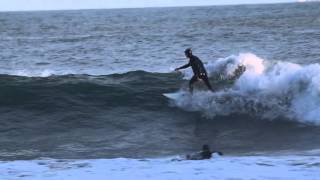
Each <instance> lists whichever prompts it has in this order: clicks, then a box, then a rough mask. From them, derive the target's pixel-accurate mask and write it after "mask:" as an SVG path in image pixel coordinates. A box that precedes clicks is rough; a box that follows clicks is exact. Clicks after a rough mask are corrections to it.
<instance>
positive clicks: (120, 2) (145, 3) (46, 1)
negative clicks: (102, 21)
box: [0, 0, 296, 11]
mask: <svg viewBox="0 0 320 180" xmlns="http://www.w3.org/2000/svg"><path fill="white" fill-rule="evenodd" d="M295 1H296V0H0V11H19V10H57V9H96V8H98V9H104V8H131V7H159V6H195V5H223V4H251V3H281V2H295Z"/></svg>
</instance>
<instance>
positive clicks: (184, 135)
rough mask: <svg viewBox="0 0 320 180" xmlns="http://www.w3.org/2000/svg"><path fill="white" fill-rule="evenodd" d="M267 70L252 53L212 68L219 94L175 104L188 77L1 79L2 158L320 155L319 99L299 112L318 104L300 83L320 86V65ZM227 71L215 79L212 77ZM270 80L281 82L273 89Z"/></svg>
mask: <svg viewBox="0 0 320 180" xmlns="http://www.w3.org/2000/svg"><path fill="white" fill-rule="evenodd" d="M239 63H241V64H243V65H245V66H246V71H245V72H244V73H243V74H242V75H241V76H240V77H238V79H233V80H226V79H228V78H229V79H230V77H232V72H234V68H233V67H237V65H238V64H239ZM263 64H264V61H263V60H262V59H260V58H258V57H256V56H255V55H253V54H241V55H239V56H230V57H228V58H224V59H219V60H217V61H215V62H212V64H210V63H209V64H208V65H207V68H208V70H209V73H210V74H211V75H212V77H211V81H212V83H213V84H214V86H215V87H216V88H217V89H218V90H217V91H216V92H215V93H210V92H207V91H205V90H203V88H202V85H201V83H199V84H198V85H197V87H196V91H195V93H194V94H193V95H192V96H190V97H188V96H187V97H184V98H181V99H178V100H177V101H176V102H171V101H169V100H168V99H167V98H165V97H164V96H163V95H162V94H163V93H168V92H176V91H179V89H180V91H185V90H183V89H185V88H186V86H187V83H188V82H187V81H186V80H183V78H184V77H187V76H188V71H186V72H185V74H182V75H181V74H178V73H171V74H167V73H148V72H143V71H134V72H129V73H125V74H113V75H104V76H89V75H66V76H50V77H23V76H10V75H1V76H0V84H1V85H0V92H1V93H0V94H1V96H0V99H1V101H0V113H1V119H0V123H1V126H0V132H1V135H2V136H1V138H0V141H1V144H2V147H4V148H3V149H1V151H0V156H1V158H3V159H29V158H38V157H43V156H45V157H55V158H66V157H68V158H83V157H87V158H99V157H119V156H124V157H146V156H147V157H148V156H152V157H154V156H162V155H172V154H179V153H184V152H191V151H194V150H198V148H199V145H200V144H202V143H210V144H212V145H213V146H215V147H218V149H219V150H222V151H225V152H227V153H244V152H245V153H248V152H257V151H274V150H277V151H279V150H289V149H290V150H300V149H312V148H318V144H319V140H318V139H320V138H315V137H318V136H320V133H319V132H320V131H319V126H317V125H318V119H317V118H315V119H312V117H313V116H311V115H312V114H310V115H309V114H306V115H307V116H302V115H301V114H300V113H301V112H302V111H304V112H310V113H311V112H312V111H311V110H310V109H308V108H307V107H313V106H311V105H316V102H317V99H316V98H315V97H313V99H312V100H314V101H315V102H314V103H311V105H310V106H306V105H304V104H300V106H303V107H304V108H303V109H298V110H296V109H295V108H296V107H297V106H299V104H296V103H299V100H301V98H311V97H312V94H308V93H307V92H309V91H310V88H312V87H313V85H312V82H313V81H309V83H304V84H301V83H299V82H300V81H301V80H302V79H301V78H302V77H305V76H302V75H301V74H302V73H303V72H306V71H307V72H308V74H309V75H310V76H309V77H311V76H312V75H313V74H310V72H311V71H310V70H309V68H315V70H317V68H318V66H317V65H310V66H305V67H303V66H298V65H294V64H291V66H292V67H293V68H292V71H283V72H282V71H281V67H282V66H283V63H279V64H275V65H270V67H269V69H268V68H267V67H266V66H265V65H263ZM285 64H286V66H287V67H289V66H288V63H285ZM291 66H290V67H291ZM260 68H262V69H260ZM290 70H291V69H290ZM218 72H219V74H220V76H219V78H218V79H216V78H214V77H213V75H214V74H217V73H218ZM268 76H275V77H278V76H279V77H278V78H275V80H276V81H267V80H268ZM295 77H296V79H295ZM269 78H270V77H269ZM231 79H232V78H231ZM303 80H304V81H303V82H308V81H307V80H308V79H306V78H303ZM257 82H264V83H273V84H272V85H269V84H265V85H263V84H261V83H257ZM276 85H279V86H280V87H278V88H276V87H275V86H276ZM281 87H283V89H282V88H281ZM272 88H276V89H272ZM272 90H274V91H272ZM275 90H277V91H275ZM278 90H279V91H278ZM284 90H286V91H284ZM306 94H307V95H306ZM289 95H290V96H289ZM285 96H286V97H285ZM310 96H311V97H310ZM284 99H285V100H286V101H285V102H283V101H284ZM308 101H311V100H310V99H308ZM311 102H313V101H311ZM176 106H177V107H178V108H177V107H176ZM290 111H291V112H290ZM290 113H291V114H290ZM309 118H311V119H309ZM270 120H272V121H270ZM299 122H300V123H299ZM261 139H264V140H265V141H264V142H262V141H261ZM266 141H268V143H265V142H266ZM297 141H298V142H299V144H297V143H296V142H297ZM301 144H303V145H304V146H301Z"/></svg>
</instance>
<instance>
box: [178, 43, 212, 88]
mask: <svg viewBox="0 0 320 180" xmlns="http://www.w3.org/2000/svg"><path fill="white" fill-rule="evenodd" d="M184 54H185V55H186V57H187V58H189V63H188V64H186V65H183V66H181V67H178V68H176V69H175V71H178V70H180V69H185V68H188V67H189V66H191V68H192V71H193V76H192V78H191V79H190V81H189V89H190V92H191V93H192V92H193V83H195V82H196V81H198V80H202V81H203V82H204V83H205V84H206V86H207V87H208V89H210V90H211V91H213V89H212V87H211V85H210V82H209V79H208V75H207V71H206V69H205V68H204V65H203V63H202V61H201V60H200V59H199V58H198V57H197V56H194V55H193V54H192V50H191V48H188V49H186V50H185V51H184Z"/></svg>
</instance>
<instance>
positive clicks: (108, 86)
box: [0, 71, 180, 109]
mask: <svg viewBox="0 0 320 180" xmlns="http://www.w3.org/2000/svg"><path fill="white" fill-rule="evenodd" d="M179 79H180V78H178V77H177V75H174V74H160V73H147V72H143V71H134V72H129V73H125V74H113V75H105V76H90V75H64V76H49V77H22V76H10V75H1V76H0V83H1V85H0V94H1V95H0V105H1V106H2V107H3V106H16V107H24V108H35V109H37V108H38V107H42V108H59V107H61V108H63V107H64V106H68V105H74V106H92V105H93V106H99V108H108V107H109V106H110V107H114V106H144V105H146V108H147V107H148V104H154V105H155V106H161V105H163V104H161V103H160V104H158V105H157V103H158V102H159V97H161V96H162V95H161V94H162V93H164V92H168V91H170V90H173V89H177V87H178V86H179V85H180V83H179ZM161 99H163V98H161ZM152 102H153V103H152Z"/></svg>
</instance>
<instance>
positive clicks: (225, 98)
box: [175, 53, 320, 124]
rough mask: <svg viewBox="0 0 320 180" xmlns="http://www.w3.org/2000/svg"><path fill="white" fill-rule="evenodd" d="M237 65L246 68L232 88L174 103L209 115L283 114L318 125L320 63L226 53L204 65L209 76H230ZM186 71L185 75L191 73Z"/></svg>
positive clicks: (272, 115)
mask: <svg viewBox="0 0 320 180" xmlns="http://www.w3.org/2000/svg"><path fill="white" fill-rule="evenodd" d="M239 65H244V66H245V67H246V71H245V72H244V73H243V74H242V75H241V76H240V78H239V79H238V80H236V81H235V83H234V85H233V86H232V87H231V88H228V89H224V90H221V91H217V92H215V93H205V92H201V91H200V92H195V93H194V95H193V96H192V98H190V97H183V98H180V99H178V100H177V101H176V102H175V103H176V104H177V105H178V106H179V107H181V108H183V109H186V110H192V111H201V112H203V113H204V114H205V115H207V116H208V117H214V116H216V115H228V114H232V113H245V114H250V115H257V116H260V117H263V118H268V119H275V118H278V117H286V118H288V119H292V120H297V121H301V122H305V123H315V124H320V65H319V64H310V65H298V64H293V63H289V62H277V63H273V64H272V63H268V62H267V61H265V60H263V59H261V58H259V57H257V56H256V55H254V54H251V53H246V54H240V55H238V56H235V55H233V56H229V57H227V58H222V59H218V60H216V61H212V62H209V63H208V64H207V65H206V68H207V71H208V73H209V74H210V76H211V77H215V76H218V75H219V76H221V77H226V78H227V77H229V76H233V75H234V72H235V70H236V69H237V67H238V66H239ZM191 74H192V73H191V72H190V71H186V72H185V78H189V77H190V76H191Z"/></svg>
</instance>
